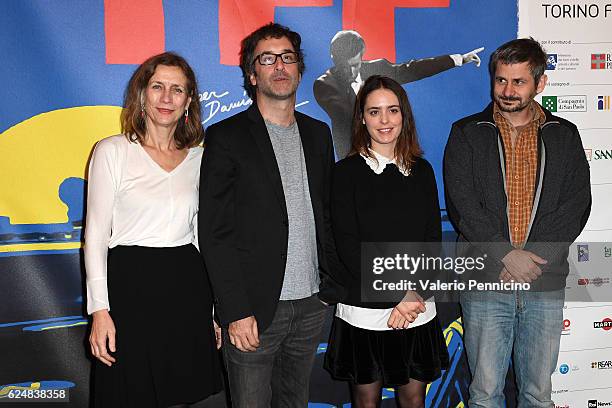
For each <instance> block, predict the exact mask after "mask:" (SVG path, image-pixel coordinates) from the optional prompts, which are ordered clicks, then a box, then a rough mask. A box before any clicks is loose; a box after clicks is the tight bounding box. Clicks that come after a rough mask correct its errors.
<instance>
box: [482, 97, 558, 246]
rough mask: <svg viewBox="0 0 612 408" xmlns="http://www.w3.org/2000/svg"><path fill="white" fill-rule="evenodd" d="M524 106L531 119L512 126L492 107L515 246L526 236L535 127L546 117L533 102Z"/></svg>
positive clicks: (532, 190)
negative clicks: (502, 148)
mask: <svg viewBox="0 0 612 408" xmlns="http://www.w3.org/2000/svg"><path fill="white" fill-rule="evenodd" d="M528 109H530V110H531V111H532V112H533V119H532V120H531V121H529V123H527V124H525V125H523V126H519V127H514V126H513V125H512V124H511V123H510V121H508V120H507V119H506V118H505V117H504V116H503V115H502V112H501V110H500V109H499V108H498V107H497V105H496V104H494V107H493V118H494V120H495V124H496V125H497V127H498V128H499V131H500V133H501V136H502V142H503V144H504V160H505V170H506V195H507V200H508V218H509V219H508V222H509V227H510V237H511V241H512V245H514V246H515V247H520V246H522V244H523V243H524V241H525V239H526V238H527V229H528V227H529V220H530V218H531V211H532V209H533V198H534V194H535V183H536V173H537V171H538V130H539V128H540V126H541V125H542V124H543V123H544V121H545V120H546V117H545V115H544V111H543V110H542V108H541V107H540V105H538V104H537V103H536V102H533V101H532V102H531V105H530V106H529V108H528ZM513 137H514V143H512V139H513Z"/></svg>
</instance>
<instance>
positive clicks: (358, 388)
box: [351, 378, 427, 408]
mask: <svg viewBox="0 0 612 408" xmlns="http://www.w3.org/2000/svg"><path fill="white" fill-rule="evenodd" d="M426 386H427V384H426V383H424V382H421V381H417V380H414V379H412V378H411V379H410V382H409V383H408V384H404V385H400V386H396V387H395V400H396V402H397V406H398V407H400V408H424V407H425V388H426ZM381 390H382V382H380V381H376V382H373V383H371V384H351V394H352V397H353V404H354V405H353V406H354V407H355V408H376V407H379V406H380V401H381Z"/></svg>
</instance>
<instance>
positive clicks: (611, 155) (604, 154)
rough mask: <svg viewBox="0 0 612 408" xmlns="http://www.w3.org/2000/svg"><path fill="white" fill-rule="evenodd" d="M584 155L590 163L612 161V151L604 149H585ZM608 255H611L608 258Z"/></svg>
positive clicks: (605, 251) (610, 253) (607, 251)
mask: <svg viewBox="0 0 612 408" xmlns="http://www.w3.org/2000/svg"><path fill="white" fill-rule="evenodd" d="M584 154H585V155H586V158H587V160H588V161H592V160H612V150H603V149H584ZM611 251H612V250H611V249H610V248H608V249H607V250H606V249H604V256H605V257H606V258H610V257H612V252H611ZM606 253H608V254H609V255H607V256H606Z"/></svg>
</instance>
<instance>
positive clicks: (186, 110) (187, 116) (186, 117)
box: [185, 108, 189, 124]
mask: <svg viewBox="0 0 612 408" xmlns="http://www.w3.org/2000/svg"><path fill="white" fill-rule="evenodd" d="M188 120H189V108H187V109H185V124H187V121H188Z"/></svg>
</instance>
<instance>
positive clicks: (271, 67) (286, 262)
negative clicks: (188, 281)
mask: <svg viewBox="0 0 612 408" xmlns="http://www.w3.org/2000/svg"><path fill="white" fill-rule="evenodd" d="M300 43H301V39H300V35H299V34H298V33H295V32H293V31H291V30H289V29H288V28H286V27H283V26H281V25H278V24H268V25H266V26H263V27H261V28H259V29H258V30H256V31H254V32H253V33H251V34H250V35H249V36H247V37H246V38H245V39H244V40H243V41H242V46H241V51H240V67H241V69H242V74H243V77H244V88H245V90H246V92H247V94H248V95H249V96H250V97H251V98H252V100H253V105H252V106H251V107H249V109H247V110H246V111H244V112H241V113H239V114H237V115H234V116H232V117H230V118H228V119H225V120H223V121H221V122H219V123H217V124H215V125H213V126H211V127H210V128H209V129H208V130H207V134H206V139H205V143H206V152H205V154H204V159H203V161H202V168H201V183H200V211H199V215H198V217H199V223H198V225H199V244H200V248H201V249H202V253H203V256H204V260H205V263H206V267H207V269H208V272H209V275H210V278H211V282H212V287H213V290H214V298H215V302H216V306H215V308H216V312H217V314H218V317H219V319H220V322H221V327H222V335H223V352H224V359H225V364H226V367H227V370H228V378H229V385H230V392H231V398H232V402H233V406H234V408H239V407H249V408H253V407H270V406H273V407H283V408H285V407H305V406H306V405H307V403H308V385H309V384H308V383H309V378H310V371H311V368H312V364H313V362H314V357H315V352H316V349H317V345H318V341H319V336H320V332H321V328H322V326H323V321H324V318H325V314H326V311H327V304H330V303H336V302H337V301H338V300H340V297H341V296H340V295H341V294H340V292H339V290H338V289H337V288H338V286H337V285H335V284H334V283H333V282H335V281H333V280H332V279H331V274H330V271H337V270H338V264H339V261H338V259H337V255H336V253H335V248H334V242H333V237H332V234H331V226H330V219H329V190H330V176H331V170H332V165H333V161H334V156H333V148H332V140H331V134H330V130H329V128H328V127H327V125H326V124H325V123H323V122H321V121H318V120H316V119H313V118H311V117H308V116H306V115H304V114H302V113H300V112H296V111H295V93H296V90H297V87H298V85H299V83H300V79H301V75H302V72H303V71H304V61H303V59H302V51H301V49H300Z"/></svg>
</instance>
